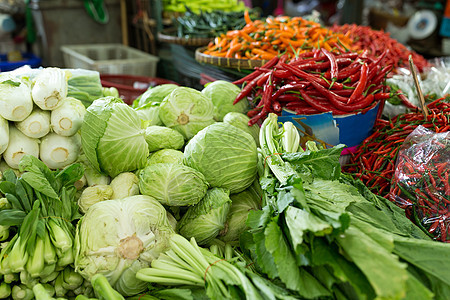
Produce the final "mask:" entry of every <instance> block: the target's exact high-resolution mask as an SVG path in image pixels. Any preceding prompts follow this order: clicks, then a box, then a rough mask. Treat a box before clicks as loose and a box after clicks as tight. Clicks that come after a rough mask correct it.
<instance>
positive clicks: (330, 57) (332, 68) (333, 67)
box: [322, 48, 339, 81]
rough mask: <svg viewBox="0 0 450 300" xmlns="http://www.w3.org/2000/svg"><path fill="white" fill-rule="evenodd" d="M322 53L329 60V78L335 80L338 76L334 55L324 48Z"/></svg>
mask: <svg viewBox="0 0 450 300" xmlns="http://www.w3.org/2000/svg"><path fill="white" fill-rule="evenodd" d="M322 53H323V54H324V55H325V56H326V57H327V58H328V60H329V61H330V75H331V80H333V81H336V80H337V77H338V72H339V69H338V63H337V61H336V57H335V56H334V54H333V53H331V52H329V51H328V50H326V49H325V48H322Z"/></svg>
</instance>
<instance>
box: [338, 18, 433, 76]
mask: <svg viewBox="0 0 450 300" xmlns="http://www.w3.org/2000/svg"><path fill="white" fill-rule="evenodd" d="M330 29H331V30H333V31H335V32H339V33H342V34H344V35H345V36H346V37H348V38H350V39H352V40H353V44H352V45H353V46H354V47H356V49H358V50H361V51H362V50H367V51H369V53H370V54H371V55H374V56H379V55H381V54H382V53H383V52H385V50H386V49H389V51H388V53H387V55H386V56H385V58H384V59H383V61H382V64H383V65H393V67H394V70H396V69H397V68H408V58H409V56H410V55H411V56H412V58H413V60H414V63H415V65H416V67H417V68H418V69H419V71H420V72H422V71H424V69H425V68H427V67H429V66H430V63H429V62H428V61H427V60H426V59H425V58H424V57H423V56H422V55H420V54H418V53H416V52H415V51H411V50H409V49H408V48H406V47H405V45H403V44H402V43H399V42H398V41H396V40H395V39H393V38H391V37H390V35H389V33H388V32H384V31H380V30H374V29H372V28H370V27H369V26H361V25H356V24H344V25H333V26H331V28H330Z"/></svg>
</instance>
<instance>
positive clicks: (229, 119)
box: [223, 112, 260, 145]
mask: <svg viewBox="0 0 450 300" xmlns="http://www.w3.org/2000/svg"><path fill="white" fill-rule="evenodd" d="M249 121H250V118H249V117H247V115H245V114H241V113H239V112H229V113H227V114H226V115H225V117H223V122H224V123H227V124H230V125H233V126H234V127H237V128H239V129H242V130H244V131H245V132H247V133H249V134H250V135H251V136H252V137H253V138H254V139H255V142H256V145H259V130H260V128H259V126H258V124H253V125H252V126H248V122H249Z"/></svg>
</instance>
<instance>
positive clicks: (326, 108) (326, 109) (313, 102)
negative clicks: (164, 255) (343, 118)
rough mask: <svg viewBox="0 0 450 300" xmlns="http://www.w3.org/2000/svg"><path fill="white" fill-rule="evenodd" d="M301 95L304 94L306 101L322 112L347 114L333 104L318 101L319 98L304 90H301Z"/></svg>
mask: <svg viewBox="0 0 450 300" xmlns="http://www.w3.org/2000/svg"><path fill="white" fill-rule="evenodd" d="M300 95H301V96H302V98H303V100H305V102H306V103H308V104H309V105H311V106H312V107H314V108H315V109H317V110H318V111H320V112H331V113H337V114H345V112H343V111H340V110H338V109H336V108H334V107H331V106H325V105H323V104H321V103H320V102H318V101H317V100H315V99H313V98H311V97H309V96H308V95H307V94H306V92H305V91H304V90H300Z"/></svg>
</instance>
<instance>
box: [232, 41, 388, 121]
mask: <svg viewBox="0 0 450 300" xmlns="http://www.w3.org/2000/svg"><path fill="white" fill-rule="evenodd" d="M385 54H386V52H385V53H384V54H383V55H381V56H379V57H378V58H376V59H375V58H373V57H370V56H368V55H367V53H365V52H363V53H361V54H358V53H357V52H344V53H340V54H333V53H332V52H329V51H327V50H326V49H325V48H322V49H321V50H312V51H309V52H304V53H302V54H300V55H299V56H298V57H296V58H294V59H291V60H290V61H289V62H286V59H287V56H285V55H283V56H281V57H278V56H276V57H274V58H273V59H271V60H270V61H269V62H267V63H266V64H265V65H264V66H263V67H261V68H256V71H254V72H253V73H251V74H249V75H247V76H245V77H243V78H241V79H239V80H237V81H235V82H234V83H235V84H244V85H245V86H244V87H243V88H242V91H241V92H240V93H239V94H238V96H237V97H236V99H235V101H234V103H240V101H241V100H242V99H246V98H248V99H249V101H250V102H251V104H252V110H250V111H249V112H248V116H249V117H250V118H251V120H250V123H249V124H254V123H256V122H258V121H259V120H263V119H264V118H265V117H266V116H267V114H268V113H270V112H274V113H277V114H281V111H282V109H283V108H286V109H289V110H292V111H294V112H295V113H296V114H317V113H322V112H329V111H330V112H332V113H333V114H334V115H344V114H349V113H356V112H359V111H362V112H365V111H367V110H370V109H371V108H373V107H375V106H376V105H377V104H378V102H379V101H380V100H384V99H387V98H389V97H390V94H389V93H388V92H386V88H385V86H384V80H385V77H386V75H387V73H388V72H389V71H390V70H391V68H392V66H390V65H387V66H383V65H382V64H381V61H382V59H383V57H384V55H385Z"/></svg>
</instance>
